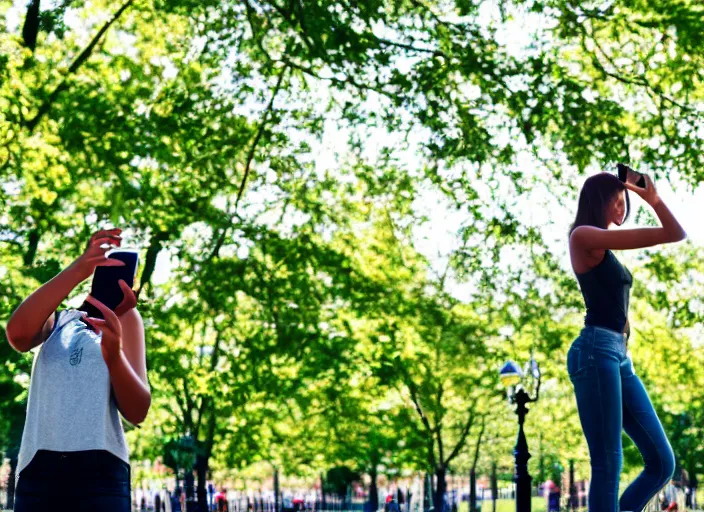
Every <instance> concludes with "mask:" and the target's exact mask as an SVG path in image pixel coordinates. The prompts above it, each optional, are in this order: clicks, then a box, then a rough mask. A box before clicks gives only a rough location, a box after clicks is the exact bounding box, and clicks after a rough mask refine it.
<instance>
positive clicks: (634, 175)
mask: <svg viewBox="0 0 704 512" xmlns="http://www.w3.org/2000/svg"><path fill="white" fill-rule="evenodd" d="M616 167H617V168H618V179H620V180H621V181H622V182H624V183H626V181H628V182H629V183H635V185H636V186H637V187H640V188H645V175H644V174H642V173H639V172H638V171H634V170H633V169H631V168H630V167H628V166H627V165H624V164H616ZM629 174H630V176H629ZM629 177H630V178H631V179H628V178H629Z"/></svg>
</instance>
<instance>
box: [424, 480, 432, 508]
mask: <svg viewBox="0 0 704 512" xmlns="http://www.w3.org/2000/svg"><path fill="white" fill-rule="evenodd" d="M430 478H431V477H430V473H426V474H425V479H424V480H423V512H428V509H429V508H430V496H432V494H433V485H432V482H431V481H430Z"/></svg>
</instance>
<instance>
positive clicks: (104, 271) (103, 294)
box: [90, 249, 139, 311]
mask: <svg viewBox="0 0 704 512" xmlns="http://www.w3.org/2000/svg"><path fill="white" fill-rule="evenodd" d="M107 257H108V258H112V259H116V260H120V261H124V262H125V265H124V266H120V267H95V272H94V273H93V283H92V285H91V290H90V294H91V295H92V296H93V297H95V298H96V299H98V300H99V301H100V302H102V303H103V304H105V305H106V306H107V307H109V308H110V309H111V310H113V311H115V308H116V307H117V306H118V305H119V304H120V302H122V299H123V298H124V296H125V294H124V293H123V292H122V288H120V283H119V282H118V281H119V280H120V279H123V280H124V281H125V282H126V283H127V285H128V286H129V287H130V288H134V279H135V277H136V275H137V264H138V263H139V253H138V252H137V251H136V250H125V249H119V250H115V251H112V252H110V253H108V255H107Z"/></svg>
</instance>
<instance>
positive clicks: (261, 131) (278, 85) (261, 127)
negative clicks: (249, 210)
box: [235, 66, 288, 211]
mask: <svg viewBox="0 0 704 512" xmlns="http://www.w3.org/2000/svg"><path fill="white" fill-rule="evenodd" d="M287 71H288V66H286V67H284V69H282V70H281V74H280V75H279V79H278V80H277V82H276V86H275V87H274V92H273V93H272V94H271V99H270V100H269V105H267V107H266V110H265V111H264V119H262V121H261V123H260V124H259V128H258V129H257V135H256V136H255V137H254V141H253V142H252V145H251V146H250V148H249V152H248V154H247V164H246V165H245V168H244V176H243V177H242V183H240V189H239V191H238V192H237V199H236V200H235V211H237V205H239V203H240V198H241V197H242V193H243V192H244V187H245V185H246V183H247V177H248V176H249V169H250V167H251V165H252V160H253V159H254V151H255V150H256V149H257V144H259V141H260V140H261V138H262V136H263V135H264V129H265V128H266V124H267V122H268V121H269V116H270V114H271V111H272V110H273V109H274V100H275V99H276V96H277V94H278V93H279V91H280V90H281V84H282V83H283V81H284V77H285V76H286V72H287Z"/></svg>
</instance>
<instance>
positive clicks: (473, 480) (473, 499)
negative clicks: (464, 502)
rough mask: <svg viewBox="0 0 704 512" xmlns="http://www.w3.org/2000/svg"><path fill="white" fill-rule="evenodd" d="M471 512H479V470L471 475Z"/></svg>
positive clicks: (474, 470) (473, 471) (473, 470)
mask: <svg viewBox="0 0 704 512" xmlns="http://www.w3.org/2000/svg"><path fill="white" fill-rule="evenodd" d="M469 512H477V470H476V469H474V468H472V471H471V472H470V473H469Z"/></svg>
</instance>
